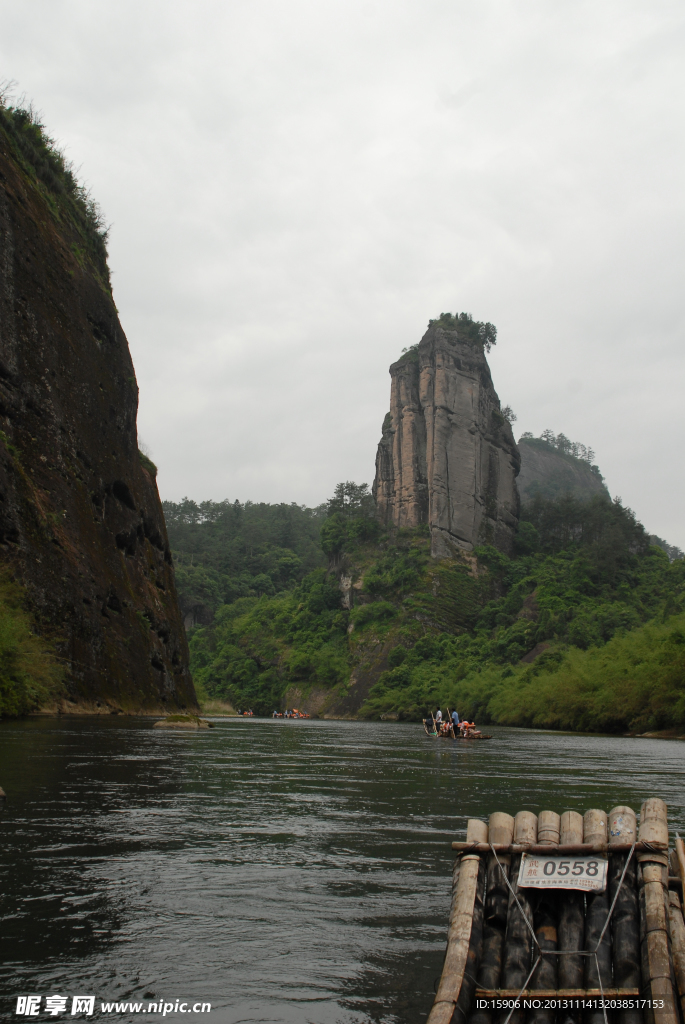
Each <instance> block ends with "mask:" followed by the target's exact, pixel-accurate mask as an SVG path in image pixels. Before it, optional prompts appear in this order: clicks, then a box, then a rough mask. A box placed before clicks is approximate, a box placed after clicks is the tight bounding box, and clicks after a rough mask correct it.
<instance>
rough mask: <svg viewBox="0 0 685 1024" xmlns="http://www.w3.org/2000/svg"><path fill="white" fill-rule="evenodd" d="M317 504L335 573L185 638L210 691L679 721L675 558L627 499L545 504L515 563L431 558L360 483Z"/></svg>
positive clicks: (552, 720) (425, 545)
mask: <svg viewBox="0 0 685 1024" xmlns="http://www.w3.org/2000/svg"><path fill="white" fill-rule="evenodd" d="M327 509H328V513H329V514H328V516H327V517H326V518H325V520H324V522H323V526H322V529H321V541H322V545H323V547H324V549H325V551H326V553H327V555H328V557H329V560H330V561H329V569H328V570H326V569H325V568H320V569H317V570H315V571H313V572H310V573H308V574H306V575H305V576H303V577H302V578H301V579H300V580H299V581H298V582H297V584H296V585H295V586H294V588H293V589H292V590H290V591H289V592H285V593H281V594H280V595H277V596H269V595H267V594H263V595H262V596H261V597H259V596H257V595H254V594H253V595H252V596H249V597H243V598H239V599H238V600H234V601H232V602H230V603H227V604H225V605H224V606H222V607H220V608H219V609H218V611H217V613H216V618H215V621H214V623H213V624H212V625H210V626H207V627H205V628H202V629H198V630H195V631H194V632H193V634H192V636H191V641H190V646H191V657H192V666H193V671H194V673H195V679H196V681H197V683H199V684H200V686H201V687H202V688H203V689H204V691H205V692H206V693H207V694H208V695H210V696H212V697H214V698H222V699H225V700H229V701H231V702H232V703H233V704H235V705H237V706H247V705H249V706H252V707H253V708H254V709H255V711H260V712H262V713H265V712H266V713H268V712H269V711H270V710H272V708H273V707H277V706H279V705H280V704H281V703H282V701H283V700H284V698H285V696H286V694H288V693H290V694H293V693H295V692H296V693H298V694H299V695H301V697H303V698H304V699H306V696H307V693H313V692H314V691H315V690H316V691H319V692H320V691H322V690H323V691H325V692H326V693H327V697H326V699H325V700H324V701H323V704H321V702H320V707H321V708H322V710H323V711H324V712H325V711H327V710H328V711H330V712H332V713H336V711H338V712H339V711H340V709H341V708H346V709H347V710H348V711H349V710H350V705H349V701H350V699H351V694H352V692H354V697H355V700H356V710H357V711H358V713H360V714H361V715H363V716H367V717H378V716H380V715H381V714H384V715H387V714H395V715H398V716H399V717H401V718H411V719H416V718H419V717H420V716H422V715H423V714H425V712H426V710H427V709H428V708H429V707H431V706H432V707H435V706H437V705H441V706H443V707H444V706H445V705H449V706H450V707H455V706H456V707H457V708H458V710H459V711H460V713H461V714H463V715H467V716H469V717H471V716H473V717H476V718H477V719H478V720H479V721H481V722H486V721H497V722H502V723H507V724H518V725H544V726H548V727H553V728H568V729H574V728H576V729H594V730H624V731H625V730H628V729H632V730H643V729H648V728H664V727H667V726H672V725H685V661H684V655H685V645H683V646H681V641H680V640H679V639H678V637H679V636H682V637H683V638H685V632H682V629H683V627H684V626H685V611H684V609H685V562H684V561H682V560H681V561H676V562H674V563H672V564H671V563H670V562H669V559H668V557H667V555H666V554H665V553H663V552H662V551H661V550H660V549H659V548H658V547H654V546H653V545H650V542H649V541H650V539H649V537H648V535H647V534H646V533H645V531H644V529H643V527H642V526H641V525H640V524H639V523H638V522H637V521H636V520H635V517H634V515H633V513H632V512H631V511H630V510H629V509H626V508H624V507H623V506H622V505H621V503H620V501H614V502H610V501H607V500H606V499H604V498H601V497H597V498H595V499H593V500H592V501H590V502H581V501H578V500H576V499H574V498H572V497H570V496H566V497H564V498H561V499H557V500H555V501H549V500H544V499H542V498H538V499H536V500H535V501H534V502H532V503H531V504H530V505H529V506H527V507H526V508H525V509H524V514H523V518H522V521H521V525H520V530H519V533H518V540H517V551H516V553H515V555H514V557H512V558H508V557H506V556H505V555H503V554H502V553H500V552H498V551H496V550H495V549H494V548H491V547H482V548H479V549H477V550H476V552H475V555H476V556H477V558H474V557H473V556H464V558H463V559H461V560H457V559H455V560H444V561H437V562H436V561H434V560H433V559H431V558H430V550H429V548H430V544H429V538H428V531H427V529H426V528H417V529H415V530H407V531H402V530H401V531H397V532H395V533H394V534H393V535H391V534H389V533H387V532H385V531H382V530H381V529H380V527H379V526H378V523H377V521H376V520H375V518H374V517H373V508H372V505H371V504H370V503H369V502H368V500H367V499H366V497H365V489H364V488H363V487H362V488H357V489H356V491H355V490H354V485H351V484H347V485H340V487H339V488H338V489H337V491H336V496H335V497H334V498H333V499H331V501H330V502H329V503H328V506H327ZM344 605H346V607H345V606H344ZM683 644H685V639H684V640H683ZM608 667H610V668H611V671H609V668H608ZM681 694H682V695H681ZM298 699H299V698H298ZM346 702H347V703H346ZM360 705H361V708H360ZM353 710H355V709H353Z"/></svg>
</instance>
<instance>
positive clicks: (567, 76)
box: [0, 0, 685, 547]
mask: <svg viewBox="0 0 685 1024" xmlns="http://www.w3.org/2000/svg"><path fill="white" fill-rule="evenodd" d="M0 15H1V23H0V24H1V26H2V28H1V31H0V65H1V71H0V77H2V78H4V79H12V80H14V81H16V83H17V88H16V92H17V94H22V93H23V94H25V96H26V98H27V99H28V100H32V101H33V103H34V104H35V106H36V107H37V108H38V109H39V110H40V111H41V112H42V114H43V118H44V121H45V124H46V126H47V127H48V129H49V131H50V132H51V133H52V135H53V136H54V137H55V138H56V139H57V140H58V142H59V143H60V145H62V146H63V147H64V149H65V150H66V153H67V155H68V156H69V157H70V158H71V159H72V160H73V162H74V163H75V164H76V166H77V167H79V168H80V175H81V177H82V179H83V180H85V182H86V183H87V185H88V186H89V187H90V189H91V191H92V194H93V196H94V197H95V198H96V199H97V200H98V201H99V202H100V204H101V206H102V208H103V211H104V213H105V216H106V219H107V221H108V222H109V223H111V225H112V227H111V239H110V264H111V267H112V270H113V282H114V295H115V299H116V303H117V306H118V309H119V312H120V316H121V320H122V324H123V327H124V330H125V331H126V333H127V336H128V339H129V343H130V346H131V351H132V354H133V359H134V362H135V366H136V372H137V375H138V382H139V385H140V413H139V432H140V436H141V437H142V438H143V440H144V441H145V442H146V443H147V445H148V446H149V449H150V451H151V454H152V457H153V458H154V459H155V461H156V462H157V463H158V464H159V485H160V491H161V494H162V497H166V498H170V499H174V500H177V499H179V498H181V497H182V496H183V495H186V494H187V495H189V496H191V497H193V498H195V499H196V500H202V499H205V498H213V499H216V500H221V499H223V498H230V499H231V500H233V499H235V498H239V499H241V500H246V499H248V498H249V499H252V500H265V501H296V502H298V503H302V504H308V505H315V504H318V503H320V502H321V501H323V500H325V499H326V498H327V497H328V496H329V495H330V493H331V491H332V489H333V487H334V486H335V484H336V483H337V482H338V481H339V480H344V479H352V480H356V481H358V482H362V481H368V482H369V483H371V481H372V479H373V467H374V457H375V449H376V444H377V442H378V439H379V436H380V427H381V423H382V420H383V416H384V414H385V412H386V411H387V408H388V404H389V384H390V382H389V377H388V366H389V364H390V363H391V362H392V361H393V360H395V359H396V358H397V357H398V355H399V354H400V352H401V349H402V348H404V347H405V346H406V345H410V344H412V343H414V342H416V341H418V340H419V339H420V338H421V336H422V334H423V332H424V330H425V327H426V325H427V322H428V320H429V319H430V318H431V317H435V316H437V315H438V314H439V313H441V312H443V311H451V312H455V311H460V310H465V311H468V312H471V313H472V314H473V315H474V317H475V318H476V319H479V320H490V321H492V322H493V323H495V324H496V325H497V328H498V331H499V334H498V344H497V348H496V349H495V350H493V352H492V354H491V357H490V364H491V367H492V372H493V378H494V382H495V387H496V389H497V391H498V393H499V396H500V399H501V400H502V403H503V404H505V403H509V404H510V405H511V406H512V407H513V408H514V410H515V412H516V413H517V415H518V422H517V424H516V428H515V429H516V432H517V436H518V434H520V432H522V431H524V430H531V431H533V432H534V433H535V434H538V433H540V431H542V430H543V429H544V428H546V427H551V428H552V429H553V430H554V431H555V432H559V431H563V432H564V433H566V434H567V435H568V436H569V437H570V438H571V439H572V440H577V441H581V442H583V443H584V444H586V445H589V446H591V447H593V448H594V449H595V451H596V454H597V461H598V463H599V466H600V468H601V470H602V472H603V473H604V475H605V478H606V482H607V485H608V487H609V489H610V491H611V493H612V494H613V495H617V494H618V495H621V496H622V498H623V500H624V502H626V503H628V504H629V505H631V506H632V507H633V508H634V509H635V511H636V512H637V514H638V515H639V517H640V518H641V519H642V520H643V522H644V523H645V525H646V526H647V527H648V529H649V530H650V531H653V532H656V533H658V534H660V535H661V536H664V537H665V538H666V539H667V540H669V541H671V543H677V544H679V545H680V546H681V547H685V517H684V516H683V508H684V507H685V474H684V473H683V471H682V464H683V454H682V448H683V434H684V430H683V428H684V426H685V402H684V401H683V376H684V375H683V370H684V369H685V365H684V364H685V346H684V345H683V340H684V338H683V335H684V333H685V317H684V314H683V296H684V288H683V270H684V262H685V260H684V258H683V219H684V218H683V206H684V203H683V182H684V181H685V168H684V167H683V155H684V149H685V146H684V143H683V123H684V122H683V106H685V13H684V10H683V5H682V3H681V2H680V0H678V2H676V0H643V2H636V0H554V2H550V0H518V2H508V0H468V2H465V0H392V2H390V0H363V2H361V0H335V2H333V0H288V2H284V0H281V2H274V0H163V2H158V0H135V2H131V0H21V2H19V3H17V2H16V0H12V2H8V0H0Z"/></svg>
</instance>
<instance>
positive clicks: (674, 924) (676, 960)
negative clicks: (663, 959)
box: [668, 891, 685, 1015]
mask: <svg viewBox="0 0 685 1024" xmlns="http://www.w3.org/2000/svg"><path fill="white" fill-rule="evenodd" d="M668 923H669V930H670V934H671V952H672V954H673V966H674V968H675V977H676V983H677V985H678V995H679V996H680V1006H681V1009H682V1011H683V1014H684V1015H685V923H684V922H683V911H682V907H681V906H680V897H679V896H678V893H677V892H673V891H670V892H669V894H668Z"/></svg>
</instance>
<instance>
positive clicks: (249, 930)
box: [0, 718, 685, 1024]
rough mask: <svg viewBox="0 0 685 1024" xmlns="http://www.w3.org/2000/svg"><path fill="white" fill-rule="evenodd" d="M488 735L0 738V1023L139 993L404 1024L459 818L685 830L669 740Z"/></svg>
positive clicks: (432, 940) (419, 988)
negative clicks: (589, 818)
mask: <svg viewBox="0 0 685 1024" xmlns="http://www.w3.org/2000/svg"><path fill="white" fill-rule="evenodd" d="M492 731H493V733H494V739H493V740H492V741H490V742H488V743H480V744H472V745H467V744H453V743H448V742H443V741H441V742H436V741H434V740H430V739H428V738H427V737H426V736H424V734H423V730H422V728H421V726H420V725H405V724H391V723H378V724H369V723H356V722H317V721H305V722H290V721H286V722H284V721H255V720H251V721H244V720H226V719H224V720H218V721H217V722H216V728H214V729H212V730H202V731H200V732H197V733H186V732H180V731H176V732H169V731H163V730H160V729H153V728H152V722H151V721H150V720H146V719H120V718H112V719H109V718H108V719H92V718H89V719H77V718H72V719H58V720H56V719H29V720H26V721H21V722H4V723H0V784H2V786H3V788H4V789H5V790H6V792H7V794H8V803H7V808H6V810H5V811H4V813H3V814H2V816H0V829H1V832H2V842H1V844H0V858H1V861H0V863H1V871H2V878H1V881H0V890H1V895H0V900H1V913H2V919H3V920H2V934H1V937H0V943H1V944H2V958H1V963H2V967H1V968H0V971H1V972H2V973H1V978H2V989H3V996H2V1003H3V1004H4V1005H3V1006H2V1009H3V1010H4V1013H2V1019H11V1018H13V1019H15V1020H18V1019H20V1018H18V1017H15V1016H14V1007H15V1000H16V996H17V995H22V994H28V993H41V994H43V995H49V994H52V993H55V992H56V993H61V994H64V995H68V996H69V997H71V996H72V995H75V994H92V995H95V996H96V1000H97V1001H96V1011H95V1015H94V1016H92V1017H90V1018H87V1019H89V1020H96V1019H105V1018H103V1017H102V1014H101V1011H100V1010H99V1003H100V1002H101V1001H105V1000H117V1001H124V1000H144V1001H145V1004H146V1005H147V1001H148V1000H152V999H154V998H157V999H163V1000H165V1001H166V1000H168V1001H171V1002H174V1004H175V1001H176V1000H177V999H180V1000H188V1001H195V1000H203V1001H207V1002H211V1004H212V1010H211V1014H210V1015H209V1016H205V1017H202V1018H198V1017H193V1019H195V1020H198V1019H204V1020H206V1021H207V1022H208V1024H210V1022H214V1024H238V1022H248V1021H249V1022H279V1024H280V1022H287V1024H305V1022H311V1024H357V1022H359V1024H362V1022H364V1024H367V1022H384V1024H385V1022H388V1024H390V1022H393V1024H414V1022H420V1021H424V1020H425V1018H426V1016H427V1014H428V1011H429V1009H430V1005H431V1001H432V996H433V985H434V982H435V980H436V979H437V978H438V976H439V974H440V970H441V965H442V957H443V953H444V943H445V934H446V921H447V912H448V904H449V889H450V872H451V865H452V854H451V850H450V846H449V844H450V841H451V840H452V839H453V838H463V831H464V828H465V822H466V818H467V817H470V816H477V815H478V816H485V815H487V814H489V813H490V812H491V811H493V810H507V811H512V812H515V811H516V810H520V809H530V810H536V811H537V810H541V809H544V808H551V809H554V810H557V811H563V810H565V809H576V810H580V811H583V810H586V809H587V808H588V807H593V806H594V807H604V808H605V810H608V809H609V808H610V807H612V806H613V805H614V804H616V803H628V804H631V805H632V806H633V807H635V808H636V810H639V805H640V802H641V801H642V800H643V799H644V798H645V797H646V796H649V795H658V796H661V797H663V798H664V799H665V800H666V801H667V802H668V804H669V813H670V822H671V827H672V828H676V827H679V828H680V829H681V830H683V831H685V785H684V782H685V743H680V742H676V741H663V740H638V739H620V738H607V737H588V736H566V735H556V734H550V733H535V732H526V731H519V730H513V729H493V730H492ZM70 1008H71V1003H69V1009H70ZM25 1019H26V1018H25ZM40 1019H41V1020H54V1019H57V1020H60V1019H62V1020H67V1019H69V1020H73V1019H75V1018H73V1017H71V1016H70V1015H69V1012H68V1011H67V1014H66V1015H65V1016H64V1017H58V1018H54V1017H46V1016H45V1014H44V1013H43V1012H41V1015H40ZM106 1019H108V1020H117V1021H119V1022H126V1021H129V1020H137V1021H141V1020H144V1019H145V1018H144V1017H141V1016H140V1015H138V1016H131V1015H130V1014H112V1015H110V1016H108V1017H107V1018H106ZM155 1019H157V1018H155ZM170 1019H173V1020H176V1021H180V1020H183V1019H184V1017H183V1015H182V1014H178V1015H175V1014H171V1015H170ZM185 1019H187V1018H185Z"/></svg>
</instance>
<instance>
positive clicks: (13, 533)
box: [0, 124, 196, 713]
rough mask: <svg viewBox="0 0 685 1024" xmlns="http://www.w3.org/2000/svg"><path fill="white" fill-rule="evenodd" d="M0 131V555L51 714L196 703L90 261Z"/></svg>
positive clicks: (148, 486) (117, 333)
mask: <svg viewBox="0 0 685 1024" xmlns="http://www.w3.org/2000/svg"><path fill="white" fill-rule="evenodd" d="M58 199H59V196H57V199H55V196H54V195H52V194H51V192H50V189H49V188H48V187H45V185H44V184H43V183H42V182H41V181H40V180H39V178H38V177H37V176H36V175H35V174H33V173H32V169H31V166H30V165H29V164H28V163H27V161H26V160H24V159H23V158H22V153H21V150H20V149H19V148H18V147H17V143H16V138H14V137H13V136H12V133H11V132H9V131H6V130H5V128H4V127H3V125H1V124H0V429H1V431H2V434H1V435H0V555H1V557H2V560H3V561H4V562H5V563H6V564H8V565H9V567H10V570H11V573H12V575H13V576H14V578H15V579H16V580H17V582H18V583H20V584H21V585H22V586H23V587H24V588H25V590H26V594H27V600H28V604H29V606H30V609H31V611H32V612H33V615H34V618H35V622H36V624H37V628H38V630H39V632H40V633H41V634H42V635H44V636H45V637H46V638H49V639H50V640H52V641H53V642H54V643H55V644H56V646H57V649H58V651H59V653H60V656H61V658H62V659H63V661H64V665H65V668H66V675H67V683H66V694H65V698H64V700H63V701H62V702H61V710H71V711H78V710H80V711H95V712H103V713H104V712H107V711H116V710H123V711H157V710H167V711H171V710H176V709H181V708H193V709H195V708H196V699H195V692H194V689H193V684H192V681H191V677H190V673H189V669H188V651H187V645H186V641H185V636H184V631H183V625H182V621H181V617H180V612H179V607H178V601H177V597H176V589H175V585H174V576H173V568H172V562H171V554H170V551H169V545H168V542H167V536H166V530H165V526H164V518H163V515H162V509H161V505H160V501H159V496H158V494H157V487H156V483H155V480H154V478H153V473H152V471H151V470H150V469H146V468H144V467H143V465H142V464H141V461H140V458H139V454H138V446H137V433H136V413H137V404H138V388H137V384H136V379H135V374H134V370H133V364H132V362H131V357H130V354H129V350H128V344H127V341H126V337H125V335H124V332H123V330H122V328H121V326H120V324H119V320H118V317H117V312H116V308H115V306H114V302H113V300H112V296H111V293H110V291H109V287H108V275H107V269H106V265H104V263H102V261H100V262H98V258H97V254H95V255H93V252H89V251H88V246H87V244H84V234H83V225H80V226H79V223H78V220H77V219H74V218H71V217H70V215H69V208H68V204H66V203H61V204H60V202H59V201H57V200H58Z"/></svg>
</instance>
